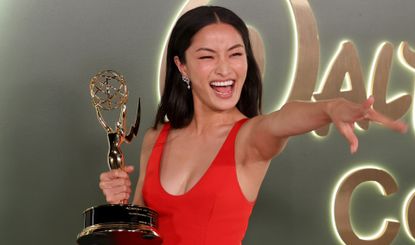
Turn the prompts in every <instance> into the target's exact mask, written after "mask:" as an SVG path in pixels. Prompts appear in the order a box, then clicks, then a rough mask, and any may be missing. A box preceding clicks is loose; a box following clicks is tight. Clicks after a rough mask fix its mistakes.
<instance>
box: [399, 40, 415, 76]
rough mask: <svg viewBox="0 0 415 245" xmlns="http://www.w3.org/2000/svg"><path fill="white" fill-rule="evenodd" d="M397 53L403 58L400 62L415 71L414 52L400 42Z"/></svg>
mask: <svg viewBox="0 0 415 245" xmlns="http://www.w3.org/2000/svg"><path fill="white" fill-rule="evenodd" d="M399 53H400V56H401V57H403V60H402V62H403V63H404V64H406V65H408V66H409V67H410V68H412V70H413V71H415V51H413V50H411V48H410V47H409V44H408V42H401V44H400V45H399Z"/></svg>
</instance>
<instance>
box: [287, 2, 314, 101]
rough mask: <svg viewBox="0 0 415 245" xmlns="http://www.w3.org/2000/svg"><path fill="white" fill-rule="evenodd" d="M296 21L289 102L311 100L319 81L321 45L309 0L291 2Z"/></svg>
mask: <svg viewBox="0 0 415 245" xmlns="http://www.w3.org/2000/svg"><path fill="white" fill-rule="evenodd" d="M290 3H291V8H290V9H291V14H292V17H293V19H294V21H295V26H294V28H295V30H294V35H295V42H296V43H295V46H296V47H295V58H294V60H295V61H294V64H293V66H294V67H295V68H294V73H293V75H292V76H293V78H292V81H291V84H292V85H291V92H290V95H289V98H288V100H310V99H311V97H312V95H313V92H314V87H315V85H316V81H317V73H318V68H319V62H320V43H319V40H318V29H317V22H316V19H315V17H314V15H313V11H312V9H311V7H310V4H309V3H308V1H307V0H291V1H290Z"/></svg>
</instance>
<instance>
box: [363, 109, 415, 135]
mask: <svg viewBox="0 0 415 245" xmlns="http://www.w3.org/2000/svg"><path fill="white" fill-rule="evenodd" d="M366 118H368V119H369V120H371V121H374V122H377V123H380V124H382V125H383V126H385V127H387V128H389V129H392V130H394V131H397V132H400V133H405V132H406V131H407V130H408V126H407V125H406V123H404V122H402V121H399V120H392V119H390V118H389V117H386V116H385V115H383V114H381V113H379V112H377V111H375V110H373V109H372V110H369V111H368V113H367V117H366Z"/></svg>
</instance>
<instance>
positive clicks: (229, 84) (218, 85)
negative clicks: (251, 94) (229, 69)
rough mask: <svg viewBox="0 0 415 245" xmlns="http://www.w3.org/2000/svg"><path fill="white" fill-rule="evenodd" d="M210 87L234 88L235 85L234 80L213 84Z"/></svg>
mask: <svg viewBox="0 0 415 245" xmlns="http://www.w3.org/2000/svg"><path fill="white" fill-rule="evenodd" d="M210 85H212V86H215V87H226V86H232V85H233V81H232V80H228V81H223V82H211V83H210Z"/></svg>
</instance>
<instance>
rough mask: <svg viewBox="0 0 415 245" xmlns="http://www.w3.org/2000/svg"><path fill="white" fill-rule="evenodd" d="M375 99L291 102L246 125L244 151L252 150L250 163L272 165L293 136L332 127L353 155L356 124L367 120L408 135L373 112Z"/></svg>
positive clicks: (356, 143)
mask: <svg viewBox="0 0 415 245" xmlns="http://www.w3.org/2000/svg"><path fill="white" fill-rule="evenodd" d="M373 102H374V99H373V97H369V98H368V99H367V100H366V101H365V102H363V103H362V104H356V103H353V102H350V101H348V100H345V99H343V98H338V99H333V100H327V101H320V102H298V101H297V102H289V103H287V104H285V105H284V106H283V107H282V108H281V109H280V110H278V111H275V112H273V113H271V114H268V115H263V116H258V117H256V118H254V119H252V120H250V122H249V123H247V125H246V127H245V129H244V131H243V132H241V140H243V141H242V142H246V143H244V144H243V146H244V148H245V147H246V149H251V150H249V151H248V152H249V153H248V154H251V156H249V159H250V160H249V161H269V160H271V159H272V158H273V157H274V156H276V155H277V154H278V153H279V152H280V151H281V150H282V149H283V148H284V146H285V143H286V141H287V139H288V138H289V137H290V136H294V135H299V134H303V133H307V132H310V131H312V130H316V129H319V128H321V127H323V126H326V125H327V124H329V123H333V124H334V125H335V126H336V128H337V129H338V130H339V132H340V133H341V134H342V135H343V136H344V137H345V138H346V139H347V141H348V142H349V144H350V151H351V152H352V153H354V152H356V150H357V147H358V140H357V137H356V135H355V133H354V124H355V122H357V121H360V120H363V119H367V120H369V121H373V122H376V123H379V124H381V125H383V126H385V127H387V128H390V129H392V130H395V131H398V132H405V131H406V129H407V126H406V125H405V124H404V123H402V122H400V121H393V120H391V119H389V118H387V117H386V116H384V115H382V114H380V113H378V112H376V111H375V110H373V109H372V105H373Z"/></svg>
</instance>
